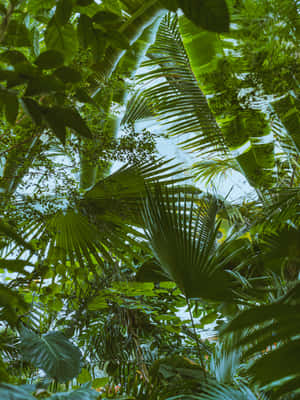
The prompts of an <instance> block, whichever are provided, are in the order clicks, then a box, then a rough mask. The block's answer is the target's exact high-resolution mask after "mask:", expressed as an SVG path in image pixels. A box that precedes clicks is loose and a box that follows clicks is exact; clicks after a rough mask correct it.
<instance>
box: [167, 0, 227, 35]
mask: <svg viewBox="0 0 300 400" xmlns="http://www.w3.org/2000/svg"><path fill="white" fill-rule="evenodd" d="M160 2H161V3H162V4H163V5H164V6H165V7H166V8H167V9H169V10H171V11H175V10H176V9H177V8H181V9H182V11H183V12H184V15H185V16H186V17H187V18H189V19H190V20H191V21H192V22H193V23H194V24H195V25H197V26H199V27H201V28H204V29H207V30H208V31H212V32H219V33H222V32H228V31H229V11H228V7H227V4H226V1H225V0H173V1H172V0H160Z"/></svg>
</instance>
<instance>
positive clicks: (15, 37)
mask: <svg viewBox="0 0 300 400" xmlns="http://www.w3.org/2000/svg"><path fill="white" fill-rule="evenodd" d="M4 44H5V45H8V46H16V47H27V46H30V45H31V41H30V34H29V31H28V29H27V28H26V26H25V25H24V24H22V23H21V22H19V21H17V20H15V19H12V20H10V22H9V25H8V29H7V32H6V35H5V39H4Z"/></svg>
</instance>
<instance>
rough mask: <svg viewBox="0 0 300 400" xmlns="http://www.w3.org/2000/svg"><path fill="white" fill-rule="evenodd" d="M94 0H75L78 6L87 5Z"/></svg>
mask: <svg viewBox="0 0 300 400" xmlns="http://www.w3.org/2000/svg"><path fill="white" fill-rule="evenodd" d="M93 2H94V0H77V1H76V5H77V6H80V7H87V6H89V5H90V4H92V3H93Z"/></svg>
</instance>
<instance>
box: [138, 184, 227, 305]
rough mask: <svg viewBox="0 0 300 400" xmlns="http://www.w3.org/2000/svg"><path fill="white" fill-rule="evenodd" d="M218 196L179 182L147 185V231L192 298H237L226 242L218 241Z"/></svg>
mask: <svg viewBox="0 0 300 400" xmlns="http://www.w3.org/2000/svg"><path fill="white" fill-rule="evenodd" d="M217 212H218V205H217V200H216V199H215V198H214V197H212V198H211V199H210V200H209V201H208V200H207V199H205V198H204V197H203V196H202V197H201V196H199V195H197V194H192V196H191V195H187V194H186V193H185V192H183V191H182V190H180V191H178V190H177V191H176V188H173V190H170V189H168V188H162V187H160V186H159V185H155V187H154V190H150V189H148V195H147V197H146V200H145V203H144V210H143V218H144V222H145V226H146V235H147V237H148V240H149V242H150V246H151V248H152V250H153V252H154V255H155V257H156V258H157V259H158V261H159V262H160V264H161V266H162V268H163V269H164V271H165V272H166V273H167V274H168V275H169V277H170V279H172V280H174V281H175V282H176V283H177V284H178V286H179V287H180V288H181V289H182V290H183V292H184V293H185V295H186V296H187V297H189V298H193V297H203V298H208V299H214V300H217V299H219V300H226V299H227V300H230V299H232V286H231V285H232V278H230V275H229V274H228V273H227V272H226V271H225V270H224V266H225V265H226V263H228V257H226V256H225V254H226V249H227V243H225V244H224V245H223V244H222V245H219V246H217V242H216V237H217V233H218V228H219V223H218V222H216V215H217Z"/></svg>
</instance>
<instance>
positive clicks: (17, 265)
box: [0, 258, 32, 273]
mask: <svg viewBox="0 0 300 400" xmlns="http://www.w3.org/2000/svg"><path fill="white" fill-rule="evenodd" d="M28 265H29V266H30V265H32V264H31V263H29V262H28V261H24V260H5V259H2V258H1V259H0V268H5V269H7V270H8V271H10V272H20V273H24V268H25V267H26V266H28ZM25 273H26V271H25Z"/></svg>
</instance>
